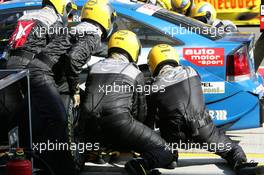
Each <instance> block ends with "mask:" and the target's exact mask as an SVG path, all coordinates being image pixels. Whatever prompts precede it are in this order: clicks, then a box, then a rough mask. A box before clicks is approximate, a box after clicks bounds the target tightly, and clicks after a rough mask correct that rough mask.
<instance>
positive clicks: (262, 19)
mask: <svg viewBox="0 0 264 175" xmlns="http://www.w3.org/2000/svg"><path fill="white" fill-rule="evenodd" d="M259 19H260V31H264V16H260V18H259Z"/></svg>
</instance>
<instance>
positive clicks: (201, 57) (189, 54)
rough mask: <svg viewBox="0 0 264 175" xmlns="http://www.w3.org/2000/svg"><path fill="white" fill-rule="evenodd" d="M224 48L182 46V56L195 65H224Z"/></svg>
mask: <svg viewBox="0 0 264 175" xmlns="http://www.w3.org/2000/svg"><path fill="white" fill-rule="evenodd" d="M224 52H225V50H224V48H183V57H184V58H185V59H186V60H188V61H190V62H191V63H193V64H195V65H197V66H224V55H225V54H224Z"/></svg>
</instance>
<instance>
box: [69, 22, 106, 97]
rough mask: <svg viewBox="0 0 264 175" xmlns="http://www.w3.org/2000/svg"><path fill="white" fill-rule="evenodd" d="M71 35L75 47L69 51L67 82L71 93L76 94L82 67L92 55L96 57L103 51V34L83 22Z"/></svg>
mask: <svg viewBox="0 0 264 175" xmlns="http://www.w3.org/2000/svg"><path fill="white" fill-rule="evenodd" d="M71 34H72V37H71V42H72V43H73V46H72V48H71V50H70V51H69V64H68V65H69V67H68V69H67V80H68V83H69V86H70V92H71V93H73V94H74V93H75V92H76V91H78V85H79V83H80V78H79V76H80V73H81V71H82V67H83V66H84V65H85V64H86V63H87V62H88V61H89V60H90V58H91V55H94V54H95V53H97V52H98V51H100V49H101V48H100V47H101V34H102V33H101V30H100V29H99V27H97V26H95V25H93V24H91V23H89V22H81V23H80V24H78V25H77V26H75V27H72V29H71Z"/></svg>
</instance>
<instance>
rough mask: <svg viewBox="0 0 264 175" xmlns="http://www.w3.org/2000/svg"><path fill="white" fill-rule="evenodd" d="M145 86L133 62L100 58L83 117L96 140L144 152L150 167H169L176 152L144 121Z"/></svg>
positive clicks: (90, 76) (91, 76)
mask: <svg viewBox="0 0 264 175" xmlns="http://www.w3.org/2000/svg"><path fill="white" fill-rule="evenodd" d="M143 86H144V76H143V74H142V73H141V72H140V71H139V70H138V69H137V68H136V67H135V65H133V64H132V63H128V62H126V61H122V60H115V59H112V58H108V59H105V60H103V61H100V62H98V63H96V64H94V65H93V66H92V67H91V69H90V71H89V74H88V78H87V81H86V90H85V97H84V99H83V101H82V105H81V117H82V120H83V121H84V120H86V124H87V128H88V133H89V132H90V134H92V135H93V137H94V140H93V141H96V142H100V143H103V145H104V144H106V145H108V146H109V145H111V146H113V147H112V148H119V149H120V148H122V149H126V150H127V149H129V150H134V151H136V152H139V153H141V155H142V157H143V159H144V160H145V161H146V162H145V163H146V168H149V169H152V168H156V167H166V166H168V165H169V164H170V163H171V162H172V159H173V156H172V153H171V152H170V151H169V150H166V149H165V141H164V140H163V139H162V138H161V137H160V136H159V135H158V134H156V133H155V132H154V131H153V130H151V129H150V128H148V127H147V126H145V125H144V124H142V123H141V122H142V121H144V119H145V114H146V101H145V95H144V92H143V91H144V90H142V87H143ZM137 87H138V88H141V90H140V89H137V90H136V89H135V88H137Z"/></svg>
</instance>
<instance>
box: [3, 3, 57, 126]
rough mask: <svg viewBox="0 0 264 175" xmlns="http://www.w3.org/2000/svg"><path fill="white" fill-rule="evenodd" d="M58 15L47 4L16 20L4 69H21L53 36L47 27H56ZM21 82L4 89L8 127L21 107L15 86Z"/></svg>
mask: <svg viewBox="0 0 264 175" xmlns="http://www.w3.org/2000/svg"><path fill="white" fill-rule="evenodd" d="M60 20H61V18H60V17H59V16H58V15H57V14H56V12H55V10H53V9H52V8H51V7H44V8H42V9H40V10H37V11H35V12H32V13H26V14H24V15H23V16H22V17H20V18H19V19H18V23H17V26H16V28H15V31H14V32H13V34H12V36H11V38H10V40H9V57H8V62H7V65H6V68H7V69H25V68H26V66H27V64H28V63H29V62H30V61H31V60H32V59H33V57H34V55H35V54H37V53H39V52H40V50H41V49H42V48H44V47H45V46H46V45H47V44H48V42H49V41H51V40H52V38H53V37H54V36H55V34H54V32H53V31H49V29H52V28H56V25H58V23H60V22H59V21H60ZM23 86H24V84H23V85H22V86H21V84H20V83H19V84H13V85H11V86H9V87H8V88H6V89H5V94H4V95H5V96H6V97H7V98H6V101H5V107H6V109H7V110H8V111H9V112H8V116H7V117H8V118H12V119H10V120H11V123H12V124H10V125H11V126H10V127H13V126H14V125H16V124H15V123H16V122H14V121H15V120H17V116H16V114H17V113H18V110H19V109H18V108H22V104H23V95H22V94H23V93H21V91H20V90H19V89H21V87H23Z"/></svg>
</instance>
